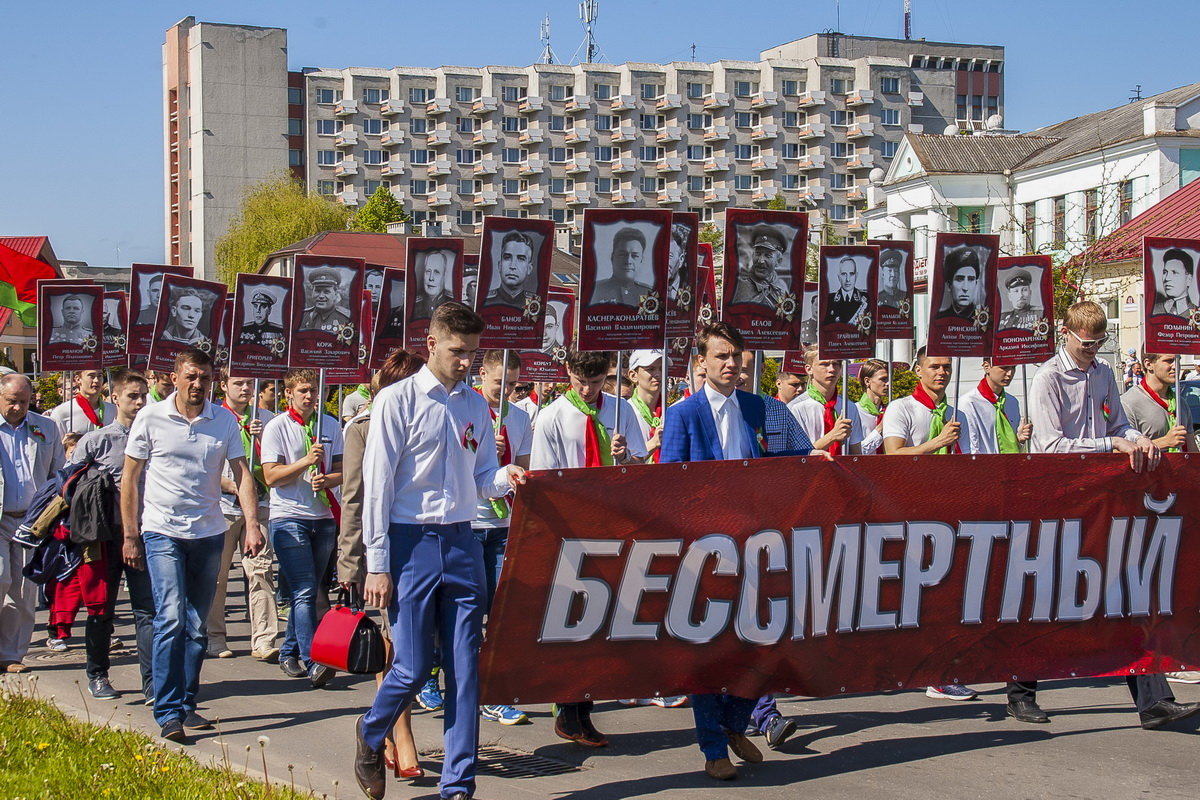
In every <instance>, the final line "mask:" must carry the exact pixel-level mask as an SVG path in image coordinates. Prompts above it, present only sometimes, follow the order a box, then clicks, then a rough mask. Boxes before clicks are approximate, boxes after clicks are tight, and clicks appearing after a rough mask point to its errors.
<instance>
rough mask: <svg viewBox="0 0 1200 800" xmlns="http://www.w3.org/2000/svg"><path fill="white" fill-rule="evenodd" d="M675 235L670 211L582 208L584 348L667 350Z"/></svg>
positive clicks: (581, 318) (580, 323) (581, 327)
mask: <svg viewBox="0 0 1200 800" xmlns="http://www.w3.org/2000/svg"><path fill="white" fill-rule="evenodd" d="M670 238H671V212H670V211H666V210H663V209H656V208H655V209H644V208H639V209H629V210H624V209H613V208H605V209H591V208H590V209H588V210H586V211H584V212H583V253H582V257H581V259H580V263H579V311H578V324H577V330H578V340H579V344H578V347H579V349H580V350H632V349H637V348H660V349H661V348H662V345H663V337H664V331H665V325H666V318H667V317H666V309H665V306H664V301H663V298H664V296H665V295H666V289H667V259H668V257H669V256H670Z"/></svg>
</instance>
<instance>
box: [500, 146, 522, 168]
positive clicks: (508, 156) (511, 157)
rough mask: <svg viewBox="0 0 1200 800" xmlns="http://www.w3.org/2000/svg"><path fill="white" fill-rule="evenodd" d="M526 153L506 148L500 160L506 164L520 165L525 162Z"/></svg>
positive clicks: (501, 153)
mask: <svg viewBox="0 0 1200 800" xmlns="http://www.w3.org/2000/svg"><path fill="white" fill-rule="evenodd" d="M524 152H525V151H524V150H521V149H520V148H517V147H505V148H504V149H502V150H501V151H500V160H501V161H502V162H503V163H505V164H520V163H521V162H522V161H524V160H525V157H524Z"/></svg>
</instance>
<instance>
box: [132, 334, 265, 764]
mask: <svg viewBox="0 0 1200 800" xmlns="http://www.w3.org/2000/svg"><path fill="white" fill-rule="evenodd" d="M171 377H172V380H173V382H174V384H175V391H174V392H173V393H172V394H171V395H169V396H168V397H167V398H166V399H165V400H163V402H161V403H154V404H152V405H149V406H147V407H146V408H144V409H142V411H141V412H140V413H139V414H138V415H137V418H136V419H135V420H134V422H133V425H132V426H131V427H130V431H129V442H128V444H126V446H125V467H124V470H123V475H122V480H121V524H122V526H123V527H124V529H125V544H124V547H123V554H124V558H125V563H126V564H128V565H129V566H130V567H133V568H134V569H144V568H148V569H149V571H150V582H151V585H152V586H153V587H154V605H155V616H154V665H153V672H154V719H155V721H156V722H158V724H159V725H161V726H162V737H163V738H164V739H167V740H169V741H172V742H182V741H184V727H185V726H187V727H191V728H205V727H209V726H210V723H209V722H208V721H207V720H205V719H204V718H203V717H201V716H200V715H199V714H197V713H196V693H197V691H199V689H200V665H201V663H202V662H203V661H204V652H205V650H206V649H207V646H208V634H207V631H206V630H205V627H204V621H205V620H206V619H207V618H208V611H209V609H210V608H211V607H212V597H213V592H214V591H215V590H216V585H217V568H218V567H219V566H220V563H221V550H222V549H223V547H224V544H225V529H226V527H227V525H226V523H225V516H224V515H223V514H222V513H221V470H222V468H223V467H224V465H225V462H226V461H228V462H229V464H230V466H231V467H232V468H233V477H234V483H235V484H237V487H238V501H239V503H240V504H241V507H242V514H243V515H245V517H246V552H247V553H249V554H250V555H252V556H253V555H257V554H258V552H259V551H260V550H261V549H262V547H263V539H262V532H261V531H260V530H259V528H258V508H257V506H258V497H257V495H256V492H255V489H254V476H253V475H251V474H250V470H249V469H247V468H246V456H245V453H244V451H243V450H242V441H241V435H240V433H239V432H238V427H237V420H235V419H234V418H233V417H232V416H231V415H230V414H229V413H228V412H226V411H222V410H221V409H220V408H218V407H217V406H215V405H213V404H212V403H210V402H209V401H208V399H207V398H208V396H209V394H210V392H211V389H212V380H213V364H212V357H211V356H210V355H209V354H208V353H205V352H203V351H201V350H195V349H187V350H184V351H183V352H181V353H180V354H179V355H178V356H176V358H175V371H174V372H172V373H171ZM143 474H144V475H145V497H144V498H143V496H142V491H141V485H142V476H143ZM139 511H140V517H139ZM139 520H140V524H139Z"/></svg>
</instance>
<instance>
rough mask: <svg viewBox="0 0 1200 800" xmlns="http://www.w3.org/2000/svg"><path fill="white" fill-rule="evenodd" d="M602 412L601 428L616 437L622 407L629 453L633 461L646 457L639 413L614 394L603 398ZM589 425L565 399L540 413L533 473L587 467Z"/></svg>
mask: <svg viewBox="0 0 1200 800" xmlns="http://www.w3.org/2000/svg"><path fill="white" fill-rule="evenodd" d="M602 397H603V399H602V400H601V401H600V409H599V411H598V414H599V417H600V424H601V425H603V426H604V427H605V428H607V429H608V432H609V434H610V435H611V434H612V433H614V431H613V428H614V427H615V425H616V423H617V403H618V402H619V403H621V430H620V431H616V432H617V433H623V434H625V449H626V450H628V452H629V455H630V457H632V458H645V457H646V440H645V439H643V438H642V429H641V428H639V427H638V422H637V412H636V411H634V410H633V406H631V405H629V402H628V401H626V400H617V398H616V397H614V396H612V395H611V394H607V393H606V394H604V395H602ZM585 424H590V420H589V419H588V415H587V414H584V413H583V412H582V411H580V410H579V409H578V408H576V407H575V406H573V405H571V401H570V400H568V399H567V398H566V397H565V396H564V397H560V398H558V399H557V400H555V401H554V402H553V403H551V404H550V405H548V406H546V407H545V408H543V409H542V410H541V412H539V413H538V418H537V423H536V424H535V425H534V427H533V450H532V451H531V452H530V454H529V468H530V469H572V468H574V467H583V466H586V465H587V450H586V446H585V445H586V442H587V439H586V438H585V436H586V433H585V430H586V429H585V428H584V425H585Z"/></svg>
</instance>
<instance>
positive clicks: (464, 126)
mask: <svg viewBox="0 0 1200 800" xmlns="http://www.w3.org/2000/svg"><path fill="white" fill-rule="evenodd" d="M454 129H455V130H457V131H458V132H459V133H474V132H475V118H474V117H458V118H456V119H455V120H454Z"/></svg>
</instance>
